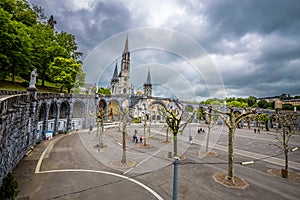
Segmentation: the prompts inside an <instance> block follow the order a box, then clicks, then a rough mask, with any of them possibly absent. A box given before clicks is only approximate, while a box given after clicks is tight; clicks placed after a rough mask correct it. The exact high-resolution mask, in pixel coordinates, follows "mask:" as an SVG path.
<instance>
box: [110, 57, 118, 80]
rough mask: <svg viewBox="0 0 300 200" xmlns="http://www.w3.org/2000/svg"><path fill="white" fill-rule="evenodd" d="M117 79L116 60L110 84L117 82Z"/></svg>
mask: <svg viewBox="0 0 300 200" xmlns="http://www.w3.org/2000/svg"><path fill="white" fill-rule="evenodd" d="M118 81H119V78H118V64H117V60H116V66H115V71H114V74H113V77H112V79H111V82H118Z"/></svg>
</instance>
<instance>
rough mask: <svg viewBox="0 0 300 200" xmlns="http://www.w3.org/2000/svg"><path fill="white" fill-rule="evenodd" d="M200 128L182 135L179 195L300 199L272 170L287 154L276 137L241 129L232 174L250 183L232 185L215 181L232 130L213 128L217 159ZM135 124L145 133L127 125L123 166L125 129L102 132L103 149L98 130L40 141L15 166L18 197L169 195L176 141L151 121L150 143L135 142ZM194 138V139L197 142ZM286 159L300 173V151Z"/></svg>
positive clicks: (299, 141)
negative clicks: (210, 154) (121, 163)
mask: <svg viewBox="0 0 300 200" xmlns="http://www.w3.org/2000/svg"><path fill="white" fill-rule="evenodd" d="M197 128H198V126H194V125H191V126H188V127H187V128H186V129H185V132H184V133H183V135H180V136H178V139H179V141H178V150H179V153H180V154H182V155H184V157H185V159H184V160H182V161H180V164H179V178H178V197H179V199H299V198H300V190H299V188H300V187H299V186H300V182H299V181H298V182H296V181H291V180H287V179H283V178H280V177H275V176H272V175H271V174H269V173H268V172H267V170H268V169H281V168H283V166H282V165H281V162H282V161H283V160H282V159H283V158H284V157H283V155H282V154H281V155H278V154H280V153H281V151H280V150H279V149H278V148H277V147H276V146H274V145H272V144H273V143H276V141H275V140H274V135H273V134H270V133H266V132H264V131H262V133H261V134H260V135H258V134H254V133H253V132H252V131H249V130H246V129H244V130H243V129H238V130H237V131H236V134H235V150H236V154H235V161H236V164H235V175H236V176H238V177H241V178H244V179H245V180H246V181H247V182H248V184H249V186H248V187H246V188H245V189H232V188H227V187H225V186H223V185H220V184H218V183H216V182H215V181H214V179H213V178H212V176H213V175H214V174H216V173H219V172H225V173H226V172H227V153H226V145H227V136H226V131H227V129H224V130H223V131H220V129H213V130H212V136H211V142H210V147H211V151H213V152H216V153H217V154H218V156H217V157H215V158H212V157H205V158H203V157H202V156H199V151H202V150H203V149H205V145H200V144H205V142H206V134H204V133H202V134H197ZM134 129H137V131H138V133H139V134H142V135H143V127H142V126H135V125H132V126H131V127H128V130H127V132H128V137H126V143H127V151H126V155H127V161H128V163H134V165H128V166H126V167H124V166H119V165H118V164H117V163H118V161H120V160H121V158H122V146H121V144H122V134H121V132H119V131H117V128H113V129H107V130H106V131H105V133H104V135H103V137H102V140H103V143H104V144H105V145H106V146H105V148H101V149H100V152H98V149H97V147H96V145H97V143H98V138H97V137H96V135H95V132H91V133H89V132H87V131H86V130H82V131H79V132H75V133H73V134H68V135H66V136H65V135H57V136H55V137H54V139H53V140H51V141H43V142H42V143H41V144H40V145H37V146H36V147H35V149H34V151H33V152H32V153H31V154H30V155H29V156H28V157H25V158H24V159H23V160H22V161H21V162H20V163H19V165H18V166H17V167H16V169H15V170H14V174H15V176H16V177H17V179H18V180H19V189H20V193H19V195H18V197H17V199H32V200H34V199H131V200H135V199H144V200H146V199H172V190H173V189H172V187H173V164H172V162H173V160H172V159H170V158H168V156H167V155H168V152H169V151H172V150H173V146H172V143H163V142H161V141H163V140H165V137H166V136H165V130H164V129H163V128H162V126H159V125H152V127H151V132H150V137H149V133H148V132H146V135H147V144H148V145H147V146H146V147H145V146H143V145H141V144H136V143H135V142H133V141H132V133H133V132H134ZM146 131H147V130H146ZM206 132H207V131H206ZM189 135H191V136H192V137H193V144H192V145H191V144H190V143H189ZM169 140H170V141H171V136H169ZM270 144H271V145H270ZM291 145H294V146H300V136H299V135H296V136H295V137H294V138H292V139H291ZM273 156H275V158H273ZM253 157H254V158H253ZM270 158H271V159H270ZM289 158H290V161H291V163H292V164H293V165H292V167H293V168H290V172H293V173H298V174H300V167H299V166H300V163H299V162H300V151H295V152H293V153H290V155H289ZM249 160H255V162H254V164H252V165H247V166H242V165H239V164H238V163H239V162H241V161H249Z"/></svg>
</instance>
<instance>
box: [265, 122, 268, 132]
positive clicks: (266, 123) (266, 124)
mask: <svg viewBox="0 0 300 200" xmlns="http://www.w3.org/2000/svg"><path fill="white" fill-rule="evenodd" d="M265 126H266V131H269V125H268V120H267V121H265Z"/></svg>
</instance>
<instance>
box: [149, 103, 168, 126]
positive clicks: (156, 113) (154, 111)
mask: <svg viewBox="0 0 300 200" xmlns="http://www.w3.org/2000/svg"><path fill="white" fill-rule="evenodd" d="M164 108H165V106H164V105H163V104H162V103H160V102H157V103H152V104H151V105H150V106H149V111H150V119H151V121H153V122H160V121H161V120H163V116H162V115H161V113H160V110H161V109H164Z"/></svg>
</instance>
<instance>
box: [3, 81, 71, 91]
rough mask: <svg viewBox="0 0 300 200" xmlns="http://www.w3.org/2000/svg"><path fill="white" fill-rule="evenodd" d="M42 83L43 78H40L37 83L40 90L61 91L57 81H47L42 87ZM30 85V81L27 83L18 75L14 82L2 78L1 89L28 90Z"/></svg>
mask: <svg viewBox="0 0 300 200" xmlns="http://www.w3.org/2000/svg"><path fill="white" fill-rule="evenodd" d="M41 84H42V80H40V79H38V80H37V84H36V87H37V89H38V92H54V93H59V92H60V88H59V87H57V86H56V84H55V83H51V82H47V81H45V87H42V86H41ZM28 86H29V83H26V82H25V81H24V79H22V78H20V77H16V79H15V82H14V83H13V82H11V81H9V80H0V90H19V91H26V88H27V87H28ZM63 92H67V90H64V91H63Z"/></svg>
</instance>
